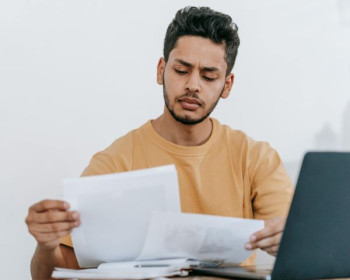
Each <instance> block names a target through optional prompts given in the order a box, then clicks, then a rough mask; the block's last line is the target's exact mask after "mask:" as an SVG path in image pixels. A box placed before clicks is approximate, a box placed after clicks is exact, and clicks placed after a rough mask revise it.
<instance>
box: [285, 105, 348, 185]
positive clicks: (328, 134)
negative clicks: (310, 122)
mask: <svg viewBox="0 0 350 280" xmlns="http://www.w3.org/2000/svg"><path fill="white" fill-rule="evenodd" d="M309 150H315V151H350V101H349V102H348V104H347V105H346V107H345V110H344V113H343V118H342V126H341V131H340V133H339V134H337V133H336V132H335V131H334V129H333V128H332V126H331V125H330V124H329V123H325V124H324V125H323V127H322V128H321V130H320V131H319V132H317V133H316V135H315V137H314V147H310V149H309ZM300 164H301V162H299V161H289V162H285V164H284V165H285V167H286V169H287V171H288V174H289V175H290V176H291V178H292V180H293V182H294V184H296V181H297V178H298V174H299V169H300Z"/></svg>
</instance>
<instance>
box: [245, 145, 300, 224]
mask: <svg viewBox="0 0 350 280" xmlns="http://www.w3.org/2000/svg"><path fill="white" fill-rule="evenodd" d="M249 174H250V178H249V179H250V181H251V201H252V206H253V215H254V218H255V219H264V220H265V219H271V218H274V217H286V216H287V214H288V210H289V206H290V203H291V199H292V196H293V191H294V188H293V184H292V181H291V179H290V177H289V176H288V174H287V172H286V170H285V168H284V166H283V163H282V161H281V158H280V157H279V155H278V153H277V152H276V151H275V150H274V149H272V148H271V147H270V146H269V144H267V143H263V142H256V143H255V145H254V147H253V148H252V150H251V153H250V163H249Z"/></svg>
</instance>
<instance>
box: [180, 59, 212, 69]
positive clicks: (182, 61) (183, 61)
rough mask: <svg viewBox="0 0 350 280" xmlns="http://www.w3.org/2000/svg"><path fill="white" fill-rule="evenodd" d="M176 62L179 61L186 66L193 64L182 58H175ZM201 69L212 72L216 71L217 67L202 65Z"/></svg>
mask: <svg viewBox="0 0 350 280" xmlns="http://www.w3.org/2000/svg"><path fill="white" fill-rule="evenodd" d="M175 61H176V62H179V63H181V64H182V65H184V66H186V67H193V64H191V63H189V62H187V61H185V60H182V59H175ZM202 70H204V71H208V72H214V71H218V70H219V68H216V67H203V68H202Z"/></svg>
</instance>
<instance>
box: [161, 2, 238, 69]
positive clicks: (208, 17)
mask: <svg viewBox="0 0 350 280" xmlns="http://www.w3.org/2000/svg"><path fill="white" fill-rule="evenodd" d="M182 36H200V37H203V38H208V39H210V40H211V41H213V42H214V43H216V44H224V46H225V51H226V54H225V61H226V63H227V70H226V75H227V74H229V73H230V72H231V71H232V68H233V65H234V64H235V60H236V56H237V51H238V46H239V43H240V40H239V37H238V27H237V25H236V24H235V23H234V22H232V18H231V17H230V16H229V15H226V14H223V13H220V12H216V11H214V10H212V9H210V8H208V7H186V8H183V9H181V10H179V11H178V12H177V13H176V15H175V18H174V19H173V21H172V22H171V23H170V24H169V26H168V29H167V31H166V34H165V39H164V49H163V52H164V59H165V61H168V58H169V54H170V52H171V51H172V50H173V49H174V48H175V46H176V42H177V40H178V39H179V38H180V37H182Z"/></svg>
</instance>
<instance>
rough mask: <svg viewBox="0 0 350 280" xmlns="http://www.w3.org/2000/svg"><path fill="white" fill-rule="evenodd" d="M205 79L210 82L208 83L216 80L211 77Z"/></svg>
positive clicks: (204, 77)
mask: <svg viewBox="0 0 350 280" xmlns="http://www.w3.org/2000/svg"><path fill="white" fill-rule="evenodd" d="M203 79H204V80H206V81H208V82H212V81H214V80H215V78H209V77H207V76H203Z"/></svg>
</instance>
